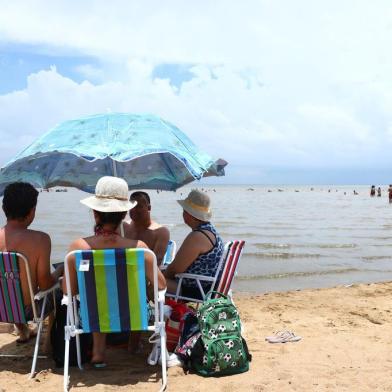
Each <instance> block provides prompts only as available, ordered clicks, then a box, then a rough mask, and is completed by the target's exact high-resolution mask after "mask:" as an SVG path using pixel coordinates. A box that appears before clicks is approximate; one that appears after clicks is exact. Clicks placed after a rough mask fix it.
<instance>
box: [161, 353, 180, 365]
mask: <svg viewBox="0 0 392 392" xmlns="http://www.w3.org/2000/svg"><path fill="white" fill-rule="evenodd" d="M158 362H159V364H160V365H162V356H161V357H159V361H158ZM166 366H167V367H168V368H169V367H174V366H181V367H182V366H183V363H182V361H181V359H180V358H179V357H178V355H177V354H175V353H171V354H169V355H168V356H167V357H166Z"/></svg>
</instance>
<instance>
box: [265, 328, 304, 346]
mask: <svg viewBox="0 0 392 392" xmlns="http://www.w3.org/2000/svg"><path fill="white" fill-rule="evenodd" d="M301 339H302V338H301V336H297V335H295V333H294V332H291V331H279V332H277V333H276V334H275V335H274V336H267V337H266V338H265V340H267V341H268V342H269V343H287V342H298V341H299V340H301Z"/></svg>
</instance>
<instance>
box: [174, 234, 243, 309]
mask: <svg viewBox="0 0 392 392" xmlns="http://www.w3.org/2000/svg"><path fill="white" fill-rule="evenodd" d="M244 245H245V241H238V240H234V241H229V242H227V243H226V245H225V247H224V251H223V254H222V257H221V259H220V261H219V265H218V268H217V270H216V273H215V275H214V276H204V275H198V274H189V273H181V274H177V275H176V278H178V279H179V281H178V285H177V291H176V293H175V294H171V293H166V296H167V297H173V298H174V299H175V300H176V301H178V300H182V301H188V302H196V303H202V302H204V300H205V297H206V295H207V293H205V292H204V289H203V286H202V284H201V282H211V288H212V289H213V290H214V291H219V292H221V293H223V294H225V295H227V294H228V295H231V292H230V291H231V290H230V288H231V283H232V281H233V278H234V275H235V272H236V269H237V266H238V262H239V260H240V258H241V254H242V251H243V248H244ZM218 278H219V280H218ZM184 279H194V280H195V281H196V284H197V287H198V289H199V291H200V294H201V297H202V299H197V298H191V297H186V296H184V295H181V289H182V283H183V280H184Z"/></svg>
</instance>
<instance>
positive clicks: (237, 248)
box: [215, 240, 245, 295]
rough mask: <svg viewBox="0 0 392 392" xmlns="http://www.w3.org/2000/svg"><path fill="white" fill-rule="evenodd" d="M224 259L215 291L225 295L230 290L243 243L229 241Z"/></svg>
mask: <svg viewBox="0 0 392 392" xmlns="http://www.w3.org/2000/svg"><path fill="white" fill-rule="evenodd" d="M230 244H231V245H230V247H229V248H228V252H227V255H226V258H225V260H224V262H223V267H222V273H221V274H220V277H219V278H218V279H217V281H216V284H215V291H218V292H219V293H222V294H225V295H227V294H228V293H229V290H230V288H231V284H232V282H233V278H234V275H235V272H236V270H237V266H238V262H239V260H240V258H241V254H242V251H243V249H244V245H245V241H238V240H235V241H231V243H230Z"/></svg>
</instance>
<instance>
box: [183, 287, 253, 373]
mask: <svg viewBox="0 0 392 392" xmlns="http://www.w3.org/2000/svg"><path fill="white" fill-rule="evenodd" d="M213 294H215V298H211V296H212V295H213ZM197 319H198V323H199V327H200V332H201V336H200V337H199V339H198V340H197V342H196V344H195V346H194V347H193V349H192V353H191V356H190V362H191V367H192V368H193V369H194V370H196V372H197V373H199V374H200V375H202V376H224V375H229V374H237V373H243V372H246V371H248V370H249V362H250V361H251V359H252V356H251V355H250V354H249V351H248V347H247V345H246V342H245V339H243V338H242V336H241V320H240V317H239V315H238V310H237V309H236V307H235V306H234V304H233V303H232V301H231V299H230V298H228V297H226V296H225V295H224V294H221V293H218V292H210V293H208V294H207V297H206V300H205V301H204V302H203V304H202V305H201V307H200V309H199V310H198V312H197Z"/></svg>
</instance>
